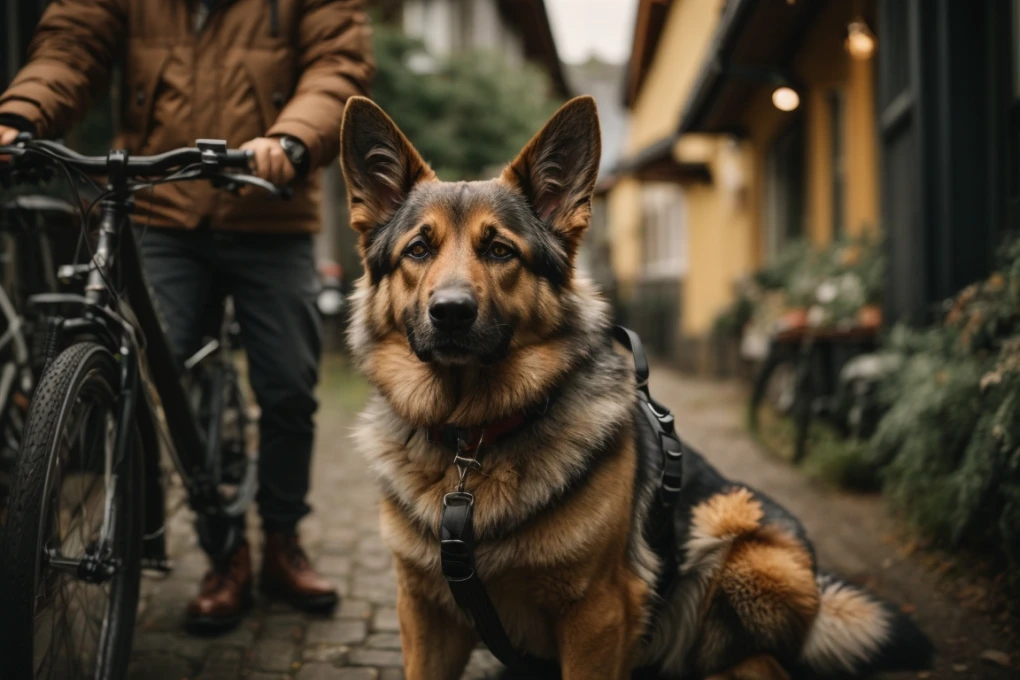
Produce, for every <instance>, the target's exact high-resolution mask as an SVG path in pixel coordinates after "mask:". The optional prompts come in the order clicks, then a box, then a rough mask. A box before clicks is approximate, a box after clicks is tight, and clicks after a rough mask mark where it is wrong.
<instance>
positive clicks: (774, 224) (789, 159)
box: [763, 119, 804, 260]
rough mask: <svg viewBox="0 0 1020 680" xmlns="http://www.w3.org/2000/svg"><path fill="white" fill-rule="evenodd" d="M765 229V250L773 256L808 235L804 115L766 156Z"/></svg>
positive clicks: (770, 256) (781, 136)
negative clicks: (806, 229) (805, 202)
mask: <svg viewBox="0 0 1020 680" xmlns="http://www.w3.org/2000/svg"><path fill="white" fill-rule="evenodd" d="M764 232H765V233H764V238H765V243H764V244H763V245H764V247H765V248H764V252H765V254H766V256H767V257H768V259H769V260H772V259H774V258H775V256H776V255H777V254H778V253H779V251H780V250H782V249H783V246H785V245H786V244H787V243H789V242H790V241H793V240H795V239H798V238H801V237H802V236H803V235H804V121H803V119H797V120H795V121H794V122H793V123H792V124H791V125H790V126H789V127H788V128H786V130H784V131H783V132H781V133H780V134H779V136H777V137H776V139H775V141H774V142H772V146H771V147H770V148H769V150H768V153H767V155H766V157H765V230H764Z"/></svg>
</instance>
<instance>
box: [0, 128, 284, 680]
mask: <svg viewBox="0 0 1020 680" xmlns="http://www.w3.org/2000/svg"><path fill="white" fill-rule="evenodd" d="M3 155H8V156H10V157H11V159H12V160H11V162H10V164H9V166H10V169H9V170H8V171H7V174H8V177H7V179H6V181H7V182H11V181H32V180H33V179H35V178H37V177H38V176H39V174H40V173H41V172H43V171H44V170H45V169H46V168H56V169H57V170H59V171H60V172H62V173H63V174H64V175H65V176H66V177H67V178H68V179H69V180H71V181H70V184H71V185H72V186H74V183H73V177H72V175H71V173H72V171H77V172H80V173H84V174H86V175H91V176H95V175H102V176H104V177H106V178H107V180H106V188H105V190H104V191H103V194H102V195H101V196H100V199H98V200H97V202H96V203H93V204H92V206H90V208H89V210H85V211H83V212H84V214H83V215H82V220H81V223H82V228H83V230H86V231H83V236H84V244H85V245H86V247H87V249H88V251H89V256H90V257H89V261H88V263H87V264H80V265H77V264H76V265H70V266H69V267H65V268H64V273H65V275H66V276H68V277H70V278H74V279H78V280H81V281H83V282H84V291H83V293H82V294H70V293H49V294H42V295H35V296H32V297H31V298H30V299H29V305H30V307H31V308H32V309H34V310H36V311H39V312H41V313H42V314H43V315H44V316H45V317H46V319H47V322H46V342H45V346H46V368H45V370H44V371H43V373H42V376H41V378H40V380H39V384H38V385H37V386H36V389H35V392H34V397H33V399H32V402H31V406H30V409H29V413H28V419H27V422H26V426H25V432H24V437H23V443H22V449H21V453H20V457H19V460H18V464H17V467H16V470H15V485H14V491H13V493H12V496H11V500H10V509H9V512H8V522H7V525H6V528H5V532H4V535H3V537H2V542H0V554H3V555H4V560H3V563H2V564H0V595H2V596H3V601H4V602H5V604H6V607H5V611H4V612H3V613H2V616H3V621H2V624H0V625H2V629H0V658H2V659H4V666H5V668H4V670H5V671H7V672H9V673H11V674H12V677H17V678H23V677H24V678H29V677H31V678H41V677H60V678H78V677H81V678H84V677H88V678H96V679H98V680H108V679H113V678H120V677H123V675H124V674H125V672H126V668H127V663H128V659H129V656H130V650H131V642H132V636H133V628H134V620H135V614H136V610H137V603H138V594H139V579H140V574H141V569H142V567H143V565H144V566H146V567H150V568H155V569H158V570H162V571H168V570H169V569H170V566H169V562H168V559H167V555H166V543H165V537H164V534H163V527H164V517H165V503H166V500H165V495H164V494H165V490H164V486H163V477H162V471H161V467H160V446H161V444H162V445H163V446H164V447H165V450H166V451H167V453H168V455H169V458H170V459H171V461H172V462H173V464H174V466H175V467H176V469H177V471H178V473H179V474H180V477H181V479H182V481H183V485H184V489H185V491H186V493H187V497H188V502H189V504H190V506H191V507H192V509H193V510H195V512H196V515H197V522H196V528H197V531H198V537H199V543H200V545H201V546H202V548H203V549H204V550H205V551H206V552H207V553H208V554H209V555H210V556H211V557H212V558H213V559H217V558H220V557H222V556H224V555H227V554H230V553H231V552H232V551H233V550H234V548H235V547H236V546H237V545H238V543H239V542H240V540H241V539H242V529H243V528H242V526H241V525H240V523H239V521H238V520H239V518H243V515H244V512H245V510H246V508H247V507H248V505H249V504H250V502H251V500H252V498H253V497H254V492H255V462H254V459H253V458H251V457H247V458H246V459H244V463H243V465H242V466H241V469H240V470H236V469H235V470H234V474H233V475H231V474H229V470H228V467H229V466H225V465H223V462H224V460H223V454H224V447H223V444H224V433H225V430H224V428H223V425H224V419H223V417H222V415H221V416H220V417H217V413H219V414H222V413H223V412H224V411H223V410H224V409H226V408H227V406H228V405H229V404H230V402H231V401H232V400H234V401H236V400H238V399H240V398H241V397H240V390H235V389H232V388H231V387H230V386H231V385H236V382H237V381H236V374H235V373H233V372H232V371H233V365H232V362H230V361H229V357H224V355H223V354H221V353H220V352H223V353H226V352H228V351H229V343H225V342H224V340H225V339H227V336H226V335H223V334H221V335H220V337H219V339H217V341H216V343H215V346H211V345H207V346H206V347H205V348H203V350H200V352H199V355H196V356H194V357H192V358H191V360H189V363H191V364H192V365H191V369H192V371H194V370H195V369H196V368H197V367H198V366H203V368H202V371H201V373H200V375H201V376H202V377H200V378H199V379H198V381H197V382H198V383H199V384H201V382H202V381H203V380H206V379H208V380H210V381H211V382H212V385H211V387H207V388H206V389H204V390H203V389H200V390H199V391H198V394H203V393H204V394H206V395H208V402H207V403H206V404H205V406H203V404H202V403H201V399H199V403H197V404H196V403H195V394H196V391H195V382H196V381H192V386H191V387H190V388H185V386H184V385H183V384H182V376H183V374H184V371H183V367H181V366H178V362H177V361H176V359H175V357H174V354H173V352H172V351H171V348H170V345H169V343H168V341H167V339H166V337H165V335H164V333H163V330H162V327H161V324H160V319H159V316H158V314H157V312H156V309H155V307H154V305H153V303H152V298H151V296H150V293H149V290H148V287H147V284H146V282H145V278H144V273H143V271H142V266H141V262H140V258H139V254H138V248H137V243H136V238H135V232H134V230H133V228H132V226H131V222H130V219H129V213H130V209H131V196H132V194H133V193H134V192H136V191H138V190H140V189H144V188H148V187H151V186H153V185H154V184H159V183H167V182H177V181H192V180H200V179H201V180H206V181H211V182H212V183H213V184H214V185H216V186H219V187H220V188H223V189H225V190H237V189H238V188H239V187H242V186H254V187H258V188H260V189H263V190H265V191H269V192H271V193H273V194H275V195H285V191H284V190H281V189H279V188H277V187H275V186H273V185H272V184H270V183H268V182H266V181H264V180H261V179H259V178H257V177H253V176H250V175H246V174H234V173H228V172H226V171H228V170H234V171H238V173H239V172H240V171H243V170H246V169H247V168H248V166H249V160H250V156H249V154H248V153H247V152H243V151H235V150H228V149H227V147H226V143H225V142H222V141H216V140H198V142H197V143H196V148H189V149H178V150H175V151H169V152H166V153H163V154H159V155H156V156H140V157H134V158H132V157H130V156H129V155H128V154H127V153H126V152H124V151H112V152H110V154H109V155H107V156H105V157H86V156H81V155H79V154H77V153H75V152H73V151H70V150H68V149H66V148H65V147H62V146H60V145H59V144H55V143H52V142H45V141H31V140H28V139H22V140H21V141H20V142H19V143H17V144H16V145H14V146H11V147H7V148H0V156H3ZM97 203H98V205H99V206H100V211H99V214H100V218H99V221H98V228H97V229H96V233H95V239H93V238H92V234H89V233H87V229H88V225H89V216H90V213H91V209H92V207H94V206H95V205H96V204H97ZM79 204H80V201H79ZM228 325H229V315H228V321H226V322H225V324H224V327H226V326H228ZM216 356H220V357H224V359H223V360H222V361H212V360H211V359H212V358H214V357H216ZM196 406H198V410H199V413H197V414H196V412H195V411H196V408H195V407H196ZM235 406H236V407H237V408H238V409H240V410H241V411H242V412H243V405H238V404H236V403H235ZM242 438H243V435H242Z"/></svg>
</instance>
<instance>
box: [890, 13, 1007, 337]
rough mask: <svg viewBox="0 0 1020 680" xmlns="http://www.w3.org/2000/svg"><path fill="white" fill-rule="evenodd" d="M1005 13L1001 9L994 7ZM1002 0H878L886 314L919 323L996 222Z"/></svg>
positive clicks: (987, 259)
mask: <svg viewBox="0 0 1020 680" xmlns="http://www.w3.org/2000/svg"><path fill="white" fill-rule="evenodd" d="M1003 14H1005V16H1003ZM1008 25H1009V5H1008V3H1005V2H1001V3H1000V2H996V3H982V2H974V3H970V2H967V3H963V2H956V1H955V0H881V1H880V3H879V17H878V38H879V40H878V44H879V52H878V55H879V59H878V108H879V110H878V117H879V130H880V135H881V144H882V152H883V157H882V171H883V177H882V216H883V222H884V227H885V231H886V234H887V235H888V248H889V264H890V267H889V285H888V288H887V290H888V293H887V296H886V306H887V312H888V315H889V318H890V319H892V320H906V321H910V322H913V323H924V322H927V321H930V320H931V319H933V318H934V317H935V316H937V314H938V310H939V305H940V303H941V302H942V301H943V300H945V299H946V298H947V297H949V296H951V295H953V294H954V293H956V292H957V291H958V290H960V289H961V288H963V287H964V286H966V285H967V284H969V283H971V282H973V281H975V280H976V279H979V278H981V277H983V276H985V275H987V273H988V272H989V270H990V268H991V266H992V262H993V258H994V251H995V248H996V247H997V245H998V243H999V242H1000V241H1001V239H1002V237H1003V234H1004V231H1005V229H1006V221H1007V220H1006V209H1007V201H1006V195H1005V182H1004V178H1005V176H1006V158H1004V154H1003V151H1002V149H1003V145H1005V144H1006V139H1005V136H1006V130H1005V128H1004V124H1003V111H1004V97H1003V78H1004V76H1005V77H1007V78H1008V67H1009V62H1008V59H1006V58H1004V54H1006V53H1008V51H1007V52H1004V49H1003V47H1004V45H1003V41H1004V40H1006V41H1008V40H1009V35H1008V31H1004V30H1003V29H1002V27H1003V26H1008Z"/></svg>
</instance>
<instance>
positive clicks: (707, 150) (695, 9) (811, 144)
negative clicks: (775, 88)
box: [607, 0, 878, 337]
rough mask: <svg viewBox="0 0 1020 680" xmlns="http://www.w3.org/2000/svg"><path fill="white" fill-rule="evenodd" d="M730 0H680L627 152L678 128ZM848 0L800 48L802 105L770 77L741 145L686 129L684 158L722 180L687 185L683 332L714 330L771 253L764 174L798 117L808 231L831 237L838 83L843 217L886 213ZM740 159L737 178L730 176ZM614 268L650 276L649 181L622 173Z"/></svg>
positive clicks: (874, 218)
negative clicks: (783, 97)
mask: <svg viewBox="0 0 1020 680" xmlns="http://www.w3.org/2000/svg"><path fill="white" fill-rule="evenodd" d="M723 4H724V2H723V0H677V1H676V2H674V4H673V7H672V9H671V10H670V13H669V15H668V17H667V18H666V24H665V26H664V29H663V33H662V36H661V38H660V41H659V45H658V48H657V52H656V54H655V57H654V58H653V60H652V64H651V66H650V68H649V71H648V73H647V75H646V78H645V80H644V83H643V85H642V89H641V91H640V92H639V93H638V96H637V98H636V100H635V102H634V106H633V108H632V110H631V118H630V126H629V131H628V138H627V142H626V145H625V149H626V155H632V154H634V153H637V152H638V151H640V150H641V149H643V148H645V147H647V146H648V145H650V144H653V143H655V142H657V141H659V140H661V139H663V138H665V137H667V136H668V135H670V134H672V133H673V132H675V130H676V126H677V123H678V122H679V117H680V115H681V112H682V110H683V108H684V105H685V104H686V102H687V99H688V97H689V95H690V89H691V87H692V85H693V84H694V81H695V79H696V78H697V75H698V74H699V72H700V69H701V68H702V66H703V64H704V60H705V57H706V52H707V49H708V46H709V44H710V42H711V39H712V36H713V34H714V32H715V28H716V24H717V23H718V20H719V17H720V12H721V9H722V6H723ZM852 9H853V8H852V7H851V6H850V3H830V4H829V5H828V7H827V8H826V9H825V10H823V12H822V14H821V15H820V16H819V17H818V19H817V21H816V25H815V26H813V27H812V30H811V31H810V33H809V35H808V37H807V39H806V40H805V43H804V45H803V47H802V48H801V50H800V51H799V53H798V55H797V57H796V59H795V60H794V64H793V66H794V71H795V73H796V74H797V76H798V77H799V78H800V79H801V81H802V84H803V86H804V89H803V91H802V101H801V107H800V109H799V110H797V111H795V112H791V113H786V112H782V111H779V110H778V109H776V108H775V107H774V106H773V105H772V101H771V91H770V90H768V89H767V88H762V89H761V90H760V91H759V92H758V93H757V94H756V95H755V96H754V97H753V98H752V99H751V101H749V102H748V104H747V106H746V112H745V114H744V119H745V129H746V130H747V132H748V135H747V138H746V139H745V140H744V141H742V142H741V143H740V144H739V145H737V146H736V148H734V147H733V146H732V145H731V143H730V142H729V141H728V140H725V139H723V138H721V137H718V136H708V135H688V136H685V137H684V138H682V139H680V140H678V142H677V145H676V147H675V149H674V156H675V158H676V160H677V161H679V162H704V163H706V164H707V165H708V167H709V170H710V173H711V176H712V182H711V183H704V182H689V183H686V184H685V185H684V190H685V193H686V198H687V210H688V215H687V224H688V263H689V265H688V270H687V274H686V276H685V279H684V285H683V298H682V302H681V306H682V308H681V321H680V324H681V328H680V329H679V330H680V331H681V333H682V335H684V336H688V337H697V336H704V335H706V334H707V333H708V332H709V331H710V329H711V327H712V324H713V322H714V320H715V317H716V316H717V315H718V314H719V312H720V311H721V310H722V309H724V308H725V307H726V306H727V305H729V304H730V303H731V302H732V300H733V298H734V285H735V283H736V282H737V281H738V280H739V279H740V278H742V277H744V276H746V275H748V274H749V273H751V272H752V271H753V270H754V269H756V268H758V267H760V266H761V265H763V264H764V263H765V258H766V253H765V242H766V241H765V228H766V222H765V208H766V197H765V176H766V170H767V167H766V158H767V154H768V149H769V147H770V145H771V143H772V141H773V140H774V138H775V137H776V135H777V134H778V133H780V132H781V131H782V130H783V129H784V128H785V126H787V125H789V124H790V123H791V121H793V120H794V117H797V116H800V117H803V120H804V124H805V128H806V129H805V133H806V136H805V159H804V160H805V173H804V176H805V182H806V187H805V206H804V219H805V225H804V227H805V229H804V231H805V234H806V235H807V236H808V237H809V238H810V239H811V241H812V242H813V243H815V244H817V245H819V246H821V245H824V244H826V243H828V242H829V241H830V240H831V239H832V237H833V220H832V164H831V152H832V149H831V143H832V130H831V129H830V128H831V115H830V110H829V104H828V99H827V96H828V93H829V91H830V90H831V89H833V88H836V87H838V88H841V89H842V90H843V91H844V92H845V97H846V98H845V123H846V129H845V130H844V131H843V139H844V148H845V153H846V159H845V163H846V176H845V201H844V209H845V211H846V213H845V216H844V224H845V225H846V229H847V232H848V233H849V234H857V233H860V231H861V230H863V229H870V228H874V226H875V225H877V222H878V179H877V177H878V175H877V172H878V158H877V143H876V126H875V114H874V111H875V99H874V98H875V93H874V86H875V83H874V64H873V63H872V62H857V61H854V60H852V59H851V58H850V56H849V55H848V54H847V53H846V51H845V49H844V47H843V43H842V36H843V35H845V28H846V24H847V22H848V21H850V19H851V18H852V17H851V16H850V12H851V11H852ZM734 168H737V169H739V171H740V172H739V174H740V175H741V176H742V178H743V181H742V182H739V183H738V184H739V186H738V187H737V188H736V189H735V188H734V186H733V185H732V183H729V184H728V182H729V181H730V180H729V179H727V178H732V177H733V172H734ZM607 204H608V209H609V220H610V225H609V230H610V235H611V240H612V255H611V261H612V267H613V271H614V274H615V276H616V278H617V281H618V283H619V285H620V286H621V288H623V289H627V288H628V287H630V286H632V285H633V284H634V283H635V282H637V281H639V280H640V279H641V267H642V260H641V253H642V246H641V244H642V214H641V209H642V200H641V182H640V181H638V180H636V179H634V178H632V177H625V178H622V179H621V180H620V181H619V182H618V183H617V184H616V186H614V187H613V189H612V190H611V191H610V192H609V195H608V198H607Z"/></svg>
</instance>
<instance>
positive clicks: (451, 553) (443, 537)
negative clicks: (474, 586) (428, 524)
mask: <svg viewBox="0 0 1020 680" xmlns="http://www.w3.org/2000/svg"><path fill="white" fill-rule="evenodd" d="M474 509H475V498H474V496H472V495H471V494H469V493H465V492H462V491H455V492H452V493H448V494H446V495H445V496H443V515H442V519H441V521H440V536H439V538H440V540H439V556H440V563H441V565H442V570H443V576H445V577H446V579H447V580H448V581H467V580H469V579H471V578H473V577H474V575H475V554H474V549H475V546H474V542H475V536H474Z"/></svg>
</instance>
